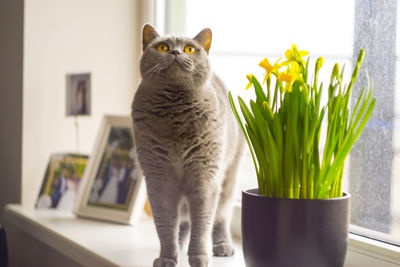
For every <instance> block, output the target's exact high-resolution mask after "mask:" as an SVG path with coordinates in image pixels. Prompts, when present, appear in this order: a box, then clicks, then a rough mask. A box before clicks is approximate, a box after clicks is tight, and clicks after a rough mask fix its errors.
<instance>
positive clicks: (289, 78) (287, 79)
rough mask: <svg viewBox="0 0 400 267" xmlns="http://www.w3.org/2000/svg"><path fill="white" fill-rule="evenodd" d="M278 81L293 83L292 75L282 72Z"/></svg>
mask: <svg viewBox="0 0 400 267" xmlns="http://www.w3.org/2000/svg"><path fill="white" fill-rule="evenodd" d="M278 81H281V82H286V83H290V82H291V81H292V75H290V74H288V73H284V72H282V73H280V74H279V75H278Z"/></svg>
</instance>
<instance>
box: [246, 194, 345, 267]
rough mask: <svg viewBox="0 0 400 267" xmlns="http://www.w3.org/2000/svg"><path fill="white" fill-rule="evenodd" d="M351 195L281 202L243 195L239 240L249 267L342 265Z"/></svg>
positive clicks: (274, 199) (284, 200)
mask: <svg viewBox="0 0 400 267" xmlns="http://www.w3.org/2000/svg"><path fill="white" fill-rule="evenodd" d="M349 216H350V195H349V194H346V193H344V194H343V197H340V198H331V199H281V198H270V197H263V196H260V195H258V189H249V190H245V191H243V192H242V242H243V254H244V259H245V263H246V266H247V267H342V266H343V264H344V259H345V257H346V250H347V236H348V229H349Z"/></svg>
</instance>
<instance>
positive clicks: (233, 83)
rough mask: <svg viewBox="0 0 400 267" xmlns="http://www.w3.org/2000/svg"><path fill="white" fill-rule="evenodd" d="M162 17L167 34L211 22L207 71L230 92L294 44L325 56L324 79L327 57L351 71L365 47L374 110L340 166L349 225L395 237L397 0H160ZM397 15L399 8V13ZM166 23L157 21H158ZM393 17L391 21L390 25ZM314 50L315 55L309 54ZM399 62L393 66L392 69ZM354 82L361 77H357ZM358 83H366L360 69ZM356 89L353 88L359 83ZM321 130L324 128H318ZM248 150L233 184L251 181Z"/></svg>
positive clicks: (399, 187) (191, 31)
mask: <svg viewBox="0 0 400 267" xmlns="http://www.w3.org/2000/svg"><path fill="white" fill-rule="evenodd" d="M158 2H159V3H162V4H164V5H166V8H165V10H167V13H166V17H165V18H161V19H160V17H157V18H158V20H157V23H159V25H161V24H162V25H165V32H166V33H171V34H172V33H173V34H185V35H187V36H195V35H196V34H197V33H198V32H199V31H200V30H201V29H203V28H205V27H210V28H211V29H212V31H213V43H212V46H211V52H210V55H211V56H212V64H213V68H214V71H215V72H216V73H217V74H218V75H219V76H220V77H221V78H222V79H223V80H224V82H225V84H226V85H227V87H228V89H229V90H231V91H232V93H236V94H237V93H238V92H240V93H241V95H242V96H244V95H246V96H247V97H248V98H250V97H253V96H252V95H251V94H252V93H251V92H250V90H249V91H246V92H244V87H245V85H246V84H247V80H246V77H245V75H246V74H248V73H255V74H256V75H259V76H260V77H261V75H262V74H263V70H262V69H261V68H259V67H257V64H258V62H259V61H261V59H263V58H264V57H268V58H271V59H278V56H279V55H281V54H282V52H283V51H284V49H287V48H289V47H290V46H291V45H292V44H293V43H295V44H296V45H297V46H298V48H299V49H302V50H307V51H310V52H311V54H310V56H311V63H312V61H314V60H316V58H315V57H317V56H323V57H324V59H325V62H324V67H323V70H324V71H325V73H324V75H321V76H320V80H321V81H327V80H328V77H329V75H330V72H331V70H332V67H333V64H334V63H335V62H338V63H339V64H340V65H342V64H346V70H347V73H346V74H345V75H347V77H350V75H351V71H352V67H353V66H352V64H353V62H355V57H357V55H358V51H359V50H360V48H362V47H363V48H365V50H366V60H365V62H364V68H365V69H367V70H368V73H369V76H370V77H371V79H372V80H373V82H374V94H375V97H376V99H377V104H376V107H375V111H374V113H373V115H372V117H371V119H370V122H369V123H368V125H367V127H366V129H365V130H364V132H363V134H362V136H361V137H360V138H359V140H358V141H357V143H356V146H355V147H354V148H353V150H352V152H351V154H350V157H349V158H348V161H347V166H346V170H345V179H346V181H345V188H346V191H349V192H350V193H351V194H352V213H351V224H352V225H354V226H352V229H351V230H352V232H355V233H357V234H361V235H365V236H368V237H372V238H375V239H379V240H384V241H386V242H389V243H392V244H397V245H399V244H400V167H399V166H400V132H399V125H400V124H399V115H400V102H399V100H400V94H399V93H398V89H397V88H398V87H399V86H400V85H399V81H400V76H399V75H400V72H399V71H397V70H396V66H398V64H399V63H400V61H399V60H398V57H397V55H398V54H399V52H400V45H399V44H397V43H398V42H397V40H396V36H400V26H399V23H398V22H396V21H397V19H396V17H398V16H400V13H399V12H400V11H399V7H397V1H396V0H388V1H374V0H351V1H349V0H336V1H318V0H307V1H297V0H282V1H263V0H247V1H232V0H230V1H229V0H219V1H213V0H203V1H185V0H175V1H166V2H164V1H162V0H159V1H158ZM398 14H399V15H398ZM164 19H165V22H166V23H164V21H163V20H164ZM396 23H397V24H396ZM314 56H315V57H314ZM397 69H399V68H397ZM360 81H361V82H360ZM358 84H359V85H358V86H359V87H360V85H362V84H366V76H365V74H364V73H360V75H359V82H358ZM360 89H361V88H356V90H360ZM321 136H323V134H322V133H321ZM253 169H254V167H253V163H252V161H251V159H250V155H249V153H248V155H247V158H246V160H245V162H244V163H243V164H242V168H241V173H240V174H239V177H241V181H240V187H241V189H243V188H248V187H255V186H256V177H255V172H254V170H253Z"/></svg>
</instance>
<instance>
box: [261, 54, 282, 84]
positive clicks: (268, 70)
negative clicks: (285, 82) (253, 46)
mask: <svg viewBox="0 0 400 267" xmlns="http://www.w3.org/2000/svg"><path fill="white" fill-rule="evenodd" d="M280 60H281V59H278V60H277V61H276V62H275V63H274V65H271V63H269V61H268V59H267V58H264V59H263V60H262V61H261V62H260V63H259V64H258V66H260V67H261V68H263V69H265V70H266V73H265V77H264V81H263V83H265V81H266V80H267V79H268V77H271V73H273V74H275V75H276V76H278V71H279V69H280V68H281V67H282V65H281V64H279V63H278V62H279V61H280Z"/></svg>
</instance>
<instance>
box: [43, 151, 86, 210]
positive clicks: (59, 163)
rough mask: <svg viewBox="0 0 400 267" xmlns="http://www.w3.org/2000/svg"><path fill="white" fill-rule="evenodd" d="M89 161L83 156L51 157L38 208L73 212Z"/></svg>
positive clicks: (63, 155)
mask: <svg viewBox="0 0 400 267" xmlns="http://www.w3.org/2000/svg"><path fill="white" fill-rule="evenodd" d="M87 161H88V156H87V155H82V154H68V153H67V154H62V153H61V154H53V155H51V157H50V161H49V164H48V166H47V169H46V174H45V178H44V179H43V183H42V187H41V189H40V192H39V197H38V200H37V202H36V207H37V208H41V209H50V208H52V209H58V210H64V211H72V210H73V209H74V206H75V197H76V196H77V194H78V188H79V184H80V180H81V178H82V175H83V173H84V171H85V168H86V164H87Z"/></svg>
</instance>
